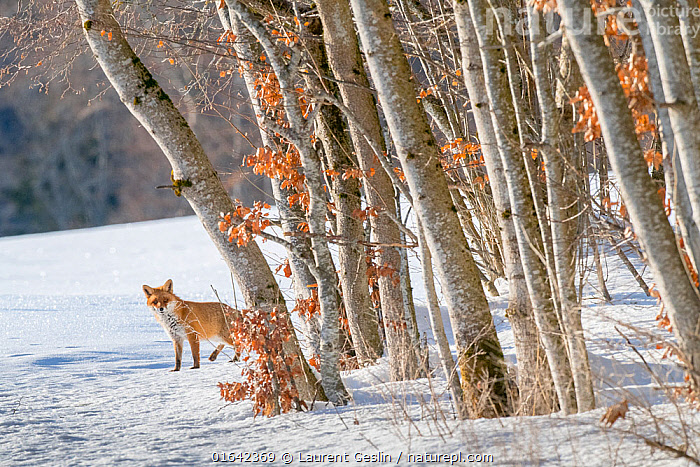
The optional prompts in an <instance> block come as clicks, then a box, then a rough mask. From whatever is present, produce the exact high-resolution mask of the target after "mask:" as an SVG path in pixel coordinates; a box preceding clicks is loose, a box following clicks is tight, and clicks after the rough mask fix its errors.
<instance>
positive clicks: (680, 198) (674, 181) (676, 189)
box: [632, 0, 700, 271]
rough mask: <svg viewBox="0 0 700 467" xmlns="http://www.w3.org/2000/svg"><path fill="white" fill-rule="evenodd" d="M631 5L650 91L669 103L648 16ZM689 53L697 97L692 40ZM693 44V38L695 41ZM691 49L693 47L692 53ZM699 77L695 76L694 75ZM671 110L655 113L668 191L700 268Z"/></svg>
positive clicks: (697, 233) (699, 240) (698, 239)
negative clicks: (644, 60)
mask: <svg viewBox="0 0 700 467" xmlns="http://www.w3.org/2000/svg"><path fill="white" fill-rule="evenodd" d="M632 6H633V7H634V8H635V9H636V10H637V11H638V12H639V14H638V15H636V16H635V20H636V21H637V28H638V29H637V30H638V32H639V34H638V36H636V37H638V38H639V40H640V42H641V45H642V47H643V48H644V54H645V55H646V57H647V69H648V70H649V72H648V76H649V87H650V89H651V92H652V93H653V94H654V99H656V100H657V101H658V102H666V95H665V93H664V88H663V85H662V83H661V72H660V71H659V64H658V61H657V60H656V49H655V46H654V41H653V40H652V37H651V34H650V32H649V24H648V22H647V19H646V15H645V13H644V11H643V9H642V7H641V5H640V3H639V0H633V2H632ZM684 42H685V44H686V54H687V56H688V61H689V63H694V66H693V67H691V72H692V73H693V83H694V85H693V87H694V88H695V96H696V99H697V98H698V95H699V94H700V93H698V86H696V84H695V83H698V82H700V70H698V69H697V68H696V67H698V66H700V62H698V63H695V62H694V61H692V60H691V58H692V57H696V59H697V54H698V53H699V51H698V50H697V49H693V48H692V45H689V42H690V41H686V39H684ZM693 43H694V41H693ZM689 50H692V52H690V51H689ZM696 74H697V75H698V76H695V75H696ZM668 111H669V109H668V107H666V106H657V108H656V114H657V118H658V123H659V124H660V125H659V133H660V135H661V151H662V154H663V158H664V159H663V160H664V174H668V175H667V183H666V192H667V193H669V194H670V196H671V200H673V205H674V207H675V209H676V216H677V218H678V225H679V227H680V230H681V235H682V237H683V240H684V241H685V248H686V250H687V251H688V253H689V256H690V259H691V261H692V263H693V266H694V267H695V270H696V271H697V270H698V265H700V228H698V225H697V224H696V223H695V220H694V219H693V208H692V207H691V205H690V198H689V197H688V190H687V188H686V186H685V175H684V174H683V168H682V164H681V161H680V159H679V157H678V153H677V151H676V143H675V140H674V136H673V128H672V127H671V118H670V117H669V113H668Z"/></svg>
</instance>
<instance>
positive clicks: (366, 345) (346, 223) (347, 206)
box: [304, 23, 382, 366]
mask: <svg viewBox="0 0 700 467" xmlns="http://www.w3.org/2000/svg"><path fill="white" fill-rule="evenodd" d="M314 24H318V23H314ZM318 29H320V28H318ZM307 32H310V33H316V32H321V31H316V30H311V31H308V30H307ZM322 33H323V34H324V35H325V34H326V32H325V31H322ZM306 36H307V38H306V39H305V46H306V50H307V51H308V53H309V58H310V59H311V62H312V63H313V66H314V67H315V68H316V69H317V71H318V72H319V73H324V72H325V71H326V70H328V67H329V64H328V57H327V56H326V50H325V46H324V44H323V42H321V39H320V38H318V37H315V36H312V35H311V34H306ZM304 79H305V81H306V83H307V86H308V88H309V90H310V92H311V94H312V95H314V94H316V95H318V94H323V93H324V92H327V93H329V94H331V95H336V94H337V86H336V84H335V83H334V82H332V81H327V82H322V81H321V80H320V79H319V77H318V76H316V75H315V74H305V75H304ZM346 131H347V128H346V124H345V121H344V120H343V119H342V116H341V114H340V110H339V109H338V108H337V107H335V106H330V105H324V106H323V108H322V109H321V111H320V112H319V113H318V116H317V117H316V135H317V136H318V139H319V140H320V141H321V144H322V145H323V149H324V154H325V166H326V169H329V170H333V171H334V172H336V173H338V174H340V175H336V176H332V177H331V183H330V186H329V188H330V192H331V196H332V197H333V202H334V204H335V207H336V235H337V236H338V237H340V239H341V240H340V242H339V244H338V263H339V264H338V265H339V267H340V273H339V280H340V285H341V287H342V291H343V303H344V304H345V313H346V315H347V318H348V326H349V328H350V334H351V336H352V342H353V347H354V348H355V355H356V356H357V361H358V363H359V364H360V365H361V366H364V365H368V364H372V363H374V362H375V361H376V360H377V358H379V357H380V356H381V354H382V341H381V338H380V336H379V322H378V317H377V315H376V313H375V312H374V309H373V308H372V306H371V303H370V299H369V288H368V285H367V263H366V261H365V255H364V246H363V243H362V242H363V241H364V228H363V226H362V221H361V220H360V219H359V218H358V217H357V211H359V210H360V208H361V204H362V203H361V194H360V183H359V181H358V180H357V179H356V178H354V177H350V178H346V177H344V176H343V175H344V174H345V173H346V171H347V170H351V169H354V168H355V166H356V165H357V164H356V163H354V162H353V161H352V159H351V154H352V152H353V151H352V150H353V148H352V145H351V142H350V140H349V139H348V137H347V134H346Z"/></svg>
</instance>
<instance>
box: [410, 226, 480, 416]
mask: <svg viewBox="0 0 700 467" xmlns="http://www.w3.org/2000/svg"><path fill="white" fill-rule="evenodd" d="M418 243H419V248H420V255H421V270H422V271H423V285H424V286H425V294H426V299H427V306H428V316H429V318H430V327H431V328H432V330H433V337H434V338H435V343H436V344H437V349H438V356H439V357H440V365H441V366H442V371H443V372H444V373H445V379H447V387H448V388H449V391H450V395H452V400H453V401H454V404H455V411H456V412H457V418H459V419H460V420H463V419H465V418H467V416H468V414H467V412H466V410H465V407H464V401H463V400H462V397H463V396H462V387H461V386H460V382H459V374H458V373H457V367H456V366H455V361H454V359H453V358H452V351H451V350H450V343H449V342H448V341H447V334H446V333H445V326H444V325H443V323H442V313H441V312H440V304H439V302H438V297H437V292H436V291H435V278H434V276H433V261H432V258H431V256H430V248H428V246H427V245H426V244H425V235H424V234H423V229H422V227H420V226H419V228H418Z"/></svg>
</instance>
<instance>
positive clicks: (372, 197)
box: [316, 0, 417, 381]
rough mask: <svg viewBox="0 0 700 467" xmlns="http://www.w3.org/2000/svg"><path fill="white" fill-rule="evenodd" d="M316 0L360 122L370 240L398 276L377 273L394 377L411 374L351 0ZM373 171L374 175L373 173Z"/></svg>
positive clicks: (397, 265) (396, 235) (356, 139)
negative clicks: (375, 212) (375, 213)
mask: <svg viewBox="0 0 700 467" xmlns="http://www.w3.org/2000/svg"><path fill="white" fill-rule="evenodd" d="M316 4H317V7H318V13H319V16H320V18H321V23H322V24H323V40H324V43H325V47H326V52H327V54H328V63H329V64H330V68H331V70H332V72H333V74H334V75H335V77H336V78H337V79H338V88H339V90H340V95H341V97H342V100H343V102H344V103H345V105H346V106H347V107H348V109H349V111H350V112H352V114H353V115H354V116H355V118H356V120H357V123H355V122H354V121H350V122H349V128H350V137H351V139H352V143H353V147H354V148H355V154H356V155H357V159H358V163H359V165H360V168H361V169H362V171H363V173H364V176H363V183H364V192H365V196H366V198H367V204H368V205H369V206H372V207H374V208H376V209H377V210H378V211H379V212H380V214H379V215H378V216H376V217H370V219H369V221H370V225H371V228H372V237H373V238H372V239H373V241H374V242H376V243H379V244H381V245H382V246H381V247H380V248H379V249H378V251H377V263H378V264H379V265H380V266H388V267H389V268H390V269H391V270H393V271H395V273H394V274H395V276H380V277H379V297H380V301H381V309H382V314H383V316H384V320H383V323H384V330H385V334H386V339H387V351H388V354H389V359H390V367H391V378H392V380H394V381H397V380H401V379H408V378H413V377H414V376H415V375H416V371H417V366H416V355H415V352H414V351H413V347H412V345H411V338H410V336H408V335H407V326H403V325H401V326H391V323H402V322H403V321H404V320H405V315H406V312H405V310H406V307H405V305H404V301H403V297H402V292H401V290H402V288H401V287H396V285H395V279H396V278H397V276H396V275H399V277H400V274H401V271H402V269H403V266H402V260H401V255H400V253H399V251H398V249H397V247H394V246H391V245H398V244H400V243H402V240H401V235H400V232H399V228H398V226H397V225H396V223H395V222H394V221H393V220H392V218H394V219H395V218H396V215H397V213H396V208H395V205H394V187H393V185H392V183H391V179H390V178H389V175H388V174H387V173H386V172H385V171H384V170H383V169H382V167H381V164H380V163H379V161H378V160H377V158H376V156H375V154H374V152H373V150H372V148H371V147H370V145H369V143H368V142H367V140H366V139H365V136H364V135H365V134H367V135H369V138H370V139H371V140H372V141H374V142H376V143H377V144H379V145H380V146H381V147H382V148H383V147H384V144H383V141H384V138H383V135H382V129H381V125H380V123H379V116H378V114H377V108H376V102H375V99H374V96H373V95H372V93H371V91H370V90H369V81H368V79H367V75H366V74H365V70H364V64H363V63H362V57H361V55H360V48H359V44H358V42H357V35H356V34H355V28H354V25H353V23H352V13H351V11H350V5H349V4H348V2H344V1H342V0H319V1H318V2H317V3H316ZM358 125H361V128H358ZM370 173H374V175H372V176H369V175H368V174H370ZM384 213H386V214H384Z"/></svg>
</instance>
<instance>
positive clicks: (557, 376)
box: [469, 0, 576, 414]
mask: <svg viewBox="0 0 700 467" xmlns="http://www.w3.org/2000/svg"><path fill="white" fill-rule="evenodd" d="M489 11H490V7H489V5H488V4H487V3H486V2H485V1H482V0H471V1H470V2H469V12H470V14H471V21H472V24H473V26H474V30H475V31H476V37H477V40H478V43H479V49H480V52H481V60H482V63H483V67H484V79H485V83H486V89H487V94H488V97H489V105H490V110H491V115H492V121H493V126H494V128H495V129H496V130H497V131H496V140H497V144H498V149H499V153H500V155H501V159H502V162H503V166H504V168H505V177H506V179H507V182H508V194H509V198H510V205H511V209H512V215H513V217H514V222H515V230H516V236H517V239H518V247H519V250H520V259H521V261H522V265H523V271H524V273H525V280H526V282H527V288H528V291H529V293H530V301H531V303H532V308H533V312H534V315H535V322H536V323H537V327H538V328H539V331H540V336H541V338H542V343H543V345H544V348H545V351H546V353H547V359H548V362H549V367H550V369H551V372H552V379H553V381H554V387H555V389H556V392H557V398H558V400H559V407H560V409H561V410H562V411H563V412H564V413H565V414H570V413H575V412H576V397H575V392H574V382H573V377H572V374H571V368H570V367H569V360H568V357H567V349H566V342H565V340H564V339H563V337H562V332H561V328H560V323H559V318H558V317H557V314H556V310H555V307H554V302H553V299H552V298H553V297H552V295H551V290H550V288H549V285H548V284H547V270H546V266H545V264H544V263H543V262H542V261H540V259H539V258H538V257H537V253H536V248H537V247H538V245H540V244H541V243H540V242H541V237H540V232H539V223H538V219H537V216H536V213H535V204H534V200H533V197H532V191H531V190H530V183H529V181H528V174H527V171H526V169H525V160H524V158H523V154H522V152H521V150H520V148H519V147H518V146H517V143H515V141H514V138H513V136H517V135H518V134H519V133H520V131H519V129H518V124H517V121H516V115H515V111H514V108H513V102H512V100H511V99H512V97H511V92H510V88H509V85H508V82H507V81H506V80H507V75H506V73H507V69H506V67H505V66H504V65H503V60H504V54H503V52H502V51H500V48H501V44H500V43H499V42H498V40H497V38H496V37H495V36H493V34H492V31H489V30H488V23H487V16H488V14H489ZM543 259H544V258H543Z"/></svg>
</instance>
